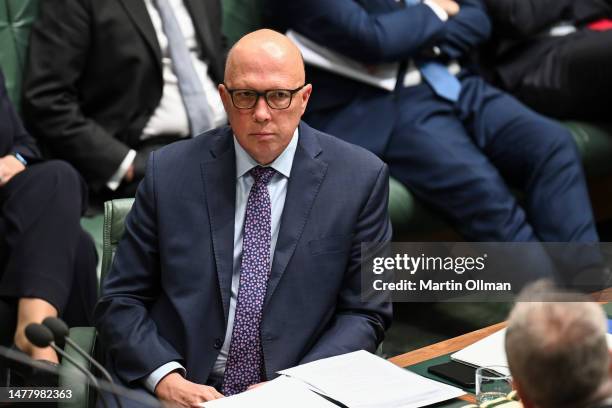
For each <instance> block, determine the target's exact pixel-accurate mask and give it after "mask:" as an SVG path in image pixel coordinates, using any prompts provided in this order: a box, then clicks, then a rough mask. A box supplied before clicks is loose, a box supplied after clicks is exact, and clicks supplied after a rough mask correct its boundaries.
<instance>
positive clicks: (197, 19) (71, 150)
mask: <svg viewBox="0 0 612 408" xmlns="http://www.w3.org/2000/svg"><path fill="white" fill-rule="evenodd" d="M220 24H221V5H220V2H219V0H54V1H42V2H40V11H39V16H38V18H37V20H36V21H35V23H34V25H33V28H32V34H31V39H30V48H29V60H28V62H27V66H26V70H25V75H24V97H23V115H24V121H25V123H26V126H27V128H28V129H29V130H30V132H31V134H32V135H33V136H34V137H35V138H37V139H38V141H39V142H40V143H41V146H42V148H43V149H44V151H45V152H46V153H48V154H50V155H51V156H52V157H57V158H60V159H64V160H66V161H68V162H69V163H71V164H72V165H73V166H74V167H75V168H76V169H77V170H78V171H79V172H80V173H81V174H82V175H83V177H84V178H85V180H86V181H87V183H88V185H89V187H90V190H91V191H92V192H93V193H95V196H96V197H99V200H96V201H104V200H107V199H111V198H114V197H133V196H134V194H135V191H136V187H137V185H138V183H139V181H140V179H141V178H142V177H143V176H144V168H145V164H146V160H147V157H148V155H149V153H150V152H151V151H152V150H155V149H157V148H158V147H160V146H163V145H166V144H168V143H171V142H174V141H177V140H180V139H184V138H187V137H194V136H197V135H199V134H200V133H202V132H203V131H205V130H208V129H212V128H213V127H216V126H218V125H221V124H225V123H226V116H225V112H224V110H223V105H222V103H221V100H220V98H219V95H218V93H217V91H216V84H217V83H219V82H221V80H222V77H223V64H224V59H225V58H224V56H225V50H224V47H225V44H224V39H223V36H222V34H221V27H220Z"/></svg>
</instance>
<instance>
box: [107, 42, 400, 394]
mask: <svg viewBox="0 0 612 408" xmlns="http://www.w3.org/2000/svg"><path fill="white" fill-rule="evenodd" d="M311 92H312V87H311V85H310V84H307V83H305V77H304V69H303V62H302V60H301V56H300V53H299V51H298V50H297V48H296V47H295V45H293V43H291V42H290V41H289V40H288V39H287V38H286V37H284V36H283V35H281V34H278V33H276V32H273V31H270V30H261V31H257V32H255V33H252V34H249V35H247V36H245V37H244V38H243V39H242V40H240V41H239V42H238V43H237V45H236V46H235V47H234V48H233V50H232V51H231V52H230V55H229V57H228V63H227V66H226V71H225V80H224V83H223V84H220V85H219V93H220V95H221V99H222V101H223V104H224V107H225V110H226V111H227V113H228V117H229V120H230V124H231V127H222V128H218V129H215V130H213V131H211V132H208V133H205V134H203V135H202V136H200V137H199V138H197V139H194V140H190V141H185V142H178V143H175V144H172V145H170V146H167V147H165V148H163V149H161V150H159V151H157V152H154V153H153V154H152V156H151V158H150V160H149V162H148V165H147V173H146V176H145V179H144V181H143V183H142V184H141V186H140V187H139V190H138V194H137V196H136V202H135V204H134V207H133V209H132V211H131V213H130V214H129V216H128V218H127V221H126V235H125V237H124V238H123V240H122V241H121V243H120V244H119V247H118V249H117V256H116V259H115V262H114V265H113V268H112V270H111V272H110V275H109V277H108V278H107V279H106V281H105V283H104V288H103V295H102V297H101V300H100V302H99V304H98V306H97V308H96V320H97V327H98V330H99V331H100V334H101V340H102V344H103V346H104V347H105V349H106V350H107V352H108V357H109V364H108V365H109V367H110V368H111V369H113V371H114V372H115V374H116V376H117V377H118V378H119V379H120V380H122V381H123V382H124V383H126V384H128V385H130V386H132V387H135V388H147V389H148V390H149V391H151V392H153V393H155V394H156V395H157V396H158V397H159V398H161V399H164V400H171V401H173V402H176V403H178V404H180V405H183V406H188V405H193V404H196V403H198V402H202V401H207V400H210V399H216V398H221V397H222V396H223V395H232V394H235V393H237V392H241V391H244V390H245V389H247V388H248V387H250V386H253V385H255V384H258V383H261V382H263V381H267V380H270V379H273V378H274V377H276V376H277V374H276V372H277V371H279V370H281V369H284V368H288V367H291V366H295V365H297V364H301V363H306V362H309V361H313V360H317V359H320V358H324V357H329V356H334V355H338V354H343V353H346V352H351V351H355V350H360V349H365V350H369V351H371V352H374V351H375V350H376V347H377V346H378V344H379V343H380V342H381V341H382V339H383V337H384V332H385V330H386V329H387V328H388V327H389V324H390V322H391V304H390V303H389V302H388V301H387V298H386V297H385V296H384V295H383V294H378V295H375V296H373V297H371V298H367V299H362V296H361V278H360V274H361V271H360V268H361V243H363V242H387V241H389V240H390V238H391V228H390V223H389V216H388V212H387V205H388V183H389V180H388V169H387V166H386V165H385V164H384V163H383V162H382V161H380V160H379V159H378V158H376V156H374V155H373V154H372V153H370V152H368V151H366V150H364V149H362V148H360V147H358V146H354V145H350V144H348V143H346V142H343V141H341V140H339V139H337V138H334V137H332V136H330V135H327V134H324V133H322V132H319V131H317V130H315V129H313V128H311V127H309V126H308V125H306V124H305V123H303V122H300V118H301V116H302V114H303V113H304V110H305V108H306V105H307V103H308V100H309V98H310V94H311Z"/></svg>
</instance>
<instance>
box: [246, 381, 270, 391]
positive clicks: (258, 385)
mask: <svg viewBox="0 0 612 408" xmlns="http://www.w3.org/2000/svg"><path fill="white" fill-rule="evenodd" d="M265 383H267V381H263V382H260V383H257V384H253V385H249V388H247V391H248V390H253V389H255V388H257V387H261V386H262V385H264V384H265Z"/></svg>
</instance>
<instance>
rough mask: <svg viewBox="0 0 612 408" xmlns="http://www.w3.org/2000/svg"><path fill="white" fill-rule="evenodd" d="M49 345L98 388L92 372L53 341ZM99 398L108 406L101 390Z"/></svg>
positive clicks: (105, 407) (106, 407) (105, 406)
mask: <svg viewBox="0 0 612 408" xmlns="http://www.w3.org/2000/svg"><path fill="white" fill-rule="evenodd" d="M49 345H50V346H51V348H53V350H55V352H56V353H57V354H59V355H60V356H62V358H65V359H66V360H67V361H68V362H70V363H72V365H73V366H75V367H76V368H77V369H78V370H79V371H80V372H82V373H83V374H84V375H85V377H86V378H87V379H88V380H89V382H91V383H92V384H93V386H94V387H96V388H97V389H99V388H100V386H99V385H98V380H96V377H94V376H93V374H92V373H90V372H88V371H87V370H86V369H85V368H83V367H81V365H80V364H79V363H77V362H76V360H75V359H73V358H72V357H71V356H69V355H68V354H66V353H64V350H62V349H61V348H59V347H57V346H56V345H55V343H54V342H51V343H50V344H49ZM100 400H101V401H102V405H103V406H104V408H108V404H107V403H106V398H105V397H104V393H102V392H101V393H100Z"/></svg>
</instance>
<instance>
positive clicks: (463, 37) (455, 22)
mask: <svg viewBox="0 0 612 408" xmlns="http://www.w3.org/2000/svg"><path fill="white" fill-rule="evenodd" d="M490 35H491V21H490V20H489V16H488V15H487V12H486V10H485V7H484V4H482V3H481V1H480V0H462V1H460V11H459V13H458V14H457V15H455V16H453V17H451V18H449V20H448V21H447V23H446V25H445V26H444V39H443V40H442V42H441V43H440V50H441V51H442V53H443V54H444V55H446V56H447V57H449V58H451V59H457V58H460V57H462V56H464V55H466V54H467V53H468V52H470V51H471V50H473V49H474V48H475V47H477V46H478V45H480V44H482V43H483V42H484V41H486V40H487V39H488V38H489V36H490Z"/></svg>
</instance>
